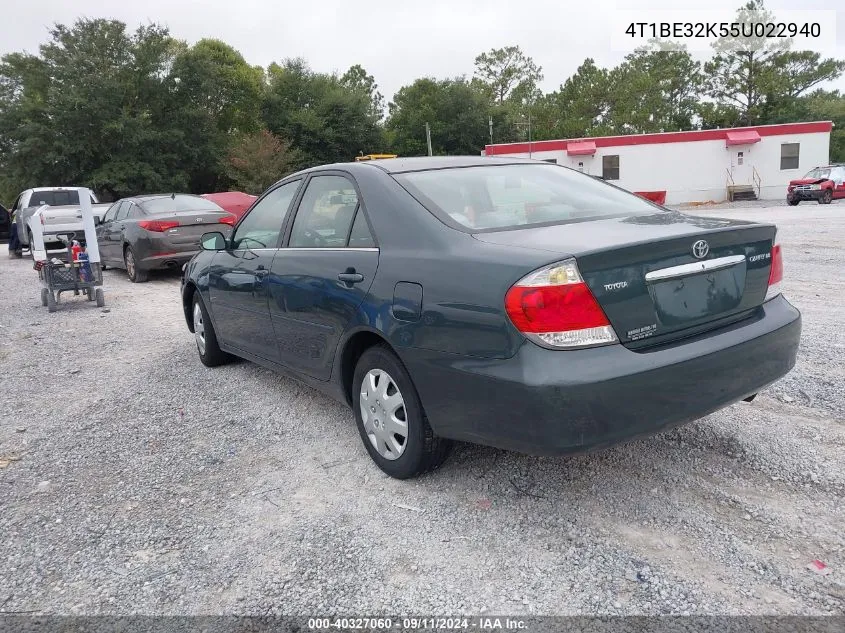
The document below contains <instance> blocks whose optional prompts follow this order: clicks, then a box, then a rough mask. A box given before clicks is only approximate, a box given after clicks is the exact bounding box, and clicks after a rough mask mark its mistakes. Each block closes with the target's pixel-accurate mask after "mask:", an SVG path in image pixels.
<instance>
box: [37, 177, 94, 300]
mask: <svg viewBox="0 0 845 633" xmlns="http://www.w3.org/2000/svg"><path fill="white" fill-rule="evenodd" d="M77 191H78V192H79V201H80V205H79V206H80V211H81V214H82V229H83V231H82V234H79V233H78V232H77V231H69V232H67V233H59V234H55V237H56V238H57V239H59V240H60V241H61V242H62V243H63V244H64V245H65V249H66V260H67V261H64V260H63V259H62V258H60V257H57V256H55V255H54V256H52V257H51V256H49V255H48V253H47V249H46V247H45V245H44V227H45V222H44V214H45V213H46V212H47V210H48V209H49V207H48V206H47V205H42V206H41V207H39V208H38V209H37V210H36V211H35V212H34V213H33V214H32V216H31V217H30V218H29V219H28V220H27V225H28V227H29V230H30V235H31V236H32V243H31V244H30V248H31V251H32V258H33V260H35V264H34V268H35V270H36V271H37V272H38V278H39V280H40V281H41V286H42V287H41V304H42V305H44V306H46V307H47V310H48V311H50V312H55V311H56V307H57V306H58V304H59V300H60V297H61V294H62V293H63V292H71V291H72V292H73V294H74V295H76V296H79V295H80V294H82V295H83V296H85V297H87V298H88V301H96V303H97V306H98V307H102V306H104V305H105V295H104V294H103V288H102V285H103V270H102V266H101V265H100V250H99V247H98V244H97V233H96V230H95V228H94V213H93V209H92V206H91V192H90V191H89V190H88V189H86V188H84V187H79V188H77Z"/></svg>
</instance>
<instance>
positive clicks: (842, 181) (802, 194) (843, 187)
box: [786, 165, 845, 206]
mask: <svg viewBox="0 0 845 633" xmlns="http://www.w3.org/2000/svg"><path fill="white" fill-rule="evenodd" d="M837 198H845V165H827V166H826V167H816V168H815V169H811V170H810V172H809V173H808V174H807V175H806V176H804V177H803V178H799V179H798V180H790V181H789V186H787V188H786V201H787V203H789V204H790V205H792V206H795V205H796V204H798V203H799V202H801V201H802V200H815V201H816V202H818V203H819V204H830V203H831V202H833V201H834V200H836V199H837Z"/></svg>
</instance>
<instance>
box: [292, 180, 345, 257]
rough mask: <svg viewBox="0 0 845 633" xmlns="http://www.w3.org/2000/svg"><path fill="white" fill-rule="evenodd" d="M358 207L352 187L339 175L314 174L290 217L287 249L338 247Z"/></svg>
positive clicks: (341, 244)
mask: <svg viewBox="0 0 845 633" xmlns="http://www.w3.org/2000/svg"><path fill="white" fill-rule="evenodd" d="M357 208H358V194H357V193H356V192H355V187H354V186H353V185H352V182H350V181H349V180H348V179H347V178H344V177H343V176H314V177H313V178H311V180H310V181H309V182H308V187H307V188H306V189H305V193H304V194H303V195H302V202H300V203H299V210H298V211H297V212H296V217H295V218H294V220H293V228H292V229H291V234H290V241H289V244H288V245H289V246H290V247H291V248H339V247H340V248H342V247H345V246H346V241H347V236H348V235H349V228H350V226H351V224H352V219H353V218H354V217H355V210H356V209H357Z"/></svg>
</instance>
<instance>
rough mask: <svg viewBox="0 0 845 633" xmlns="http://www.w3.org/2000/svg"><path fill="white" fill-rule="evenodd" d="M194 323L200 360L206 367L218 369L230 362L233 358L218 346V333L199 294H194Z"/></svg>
mask: <svg viewBox="0 0 845 633" xmlns="http://www.w3.org/2000/svg"><path fill="white" fill-rule="evenodd" d="M191 314H192V315H193V323H194V340H195V341H196V344H197V352H199V355H200V360H201V361H202V364H203V365H205V366H206V367H217V366H219V365H223V364H224V363H227V362H229V359H230V358H231V356H229V355H228V354H227V353H226V352H224V351H223V350H221V349H220V345H218V344H217V333H216V332H215V331H214V326H213V325H212V323H211V319H210V318H208V311H207V310H206V309H205V304H204V303H203V301H202V297H201V296H200V294H199V292H194V302H193V307H192V308H191Z"/></svg>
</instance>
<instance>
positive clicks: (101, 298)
mask: <svg viewBox="0 0 845 633" xmlns="http://www.w3.org/2000/svg"><path fill="white" fill-rule="evenodd" d="M88 292H89V293H90V292H91V291H90V290H89V291H88ZM94 298H95V299H96V300H97V307H98V308H102V307H103V306H104V305H106V297H105V295H104V294H103V289H102V288H97V289H96V290H95V291H94Z"/></svg>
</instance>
